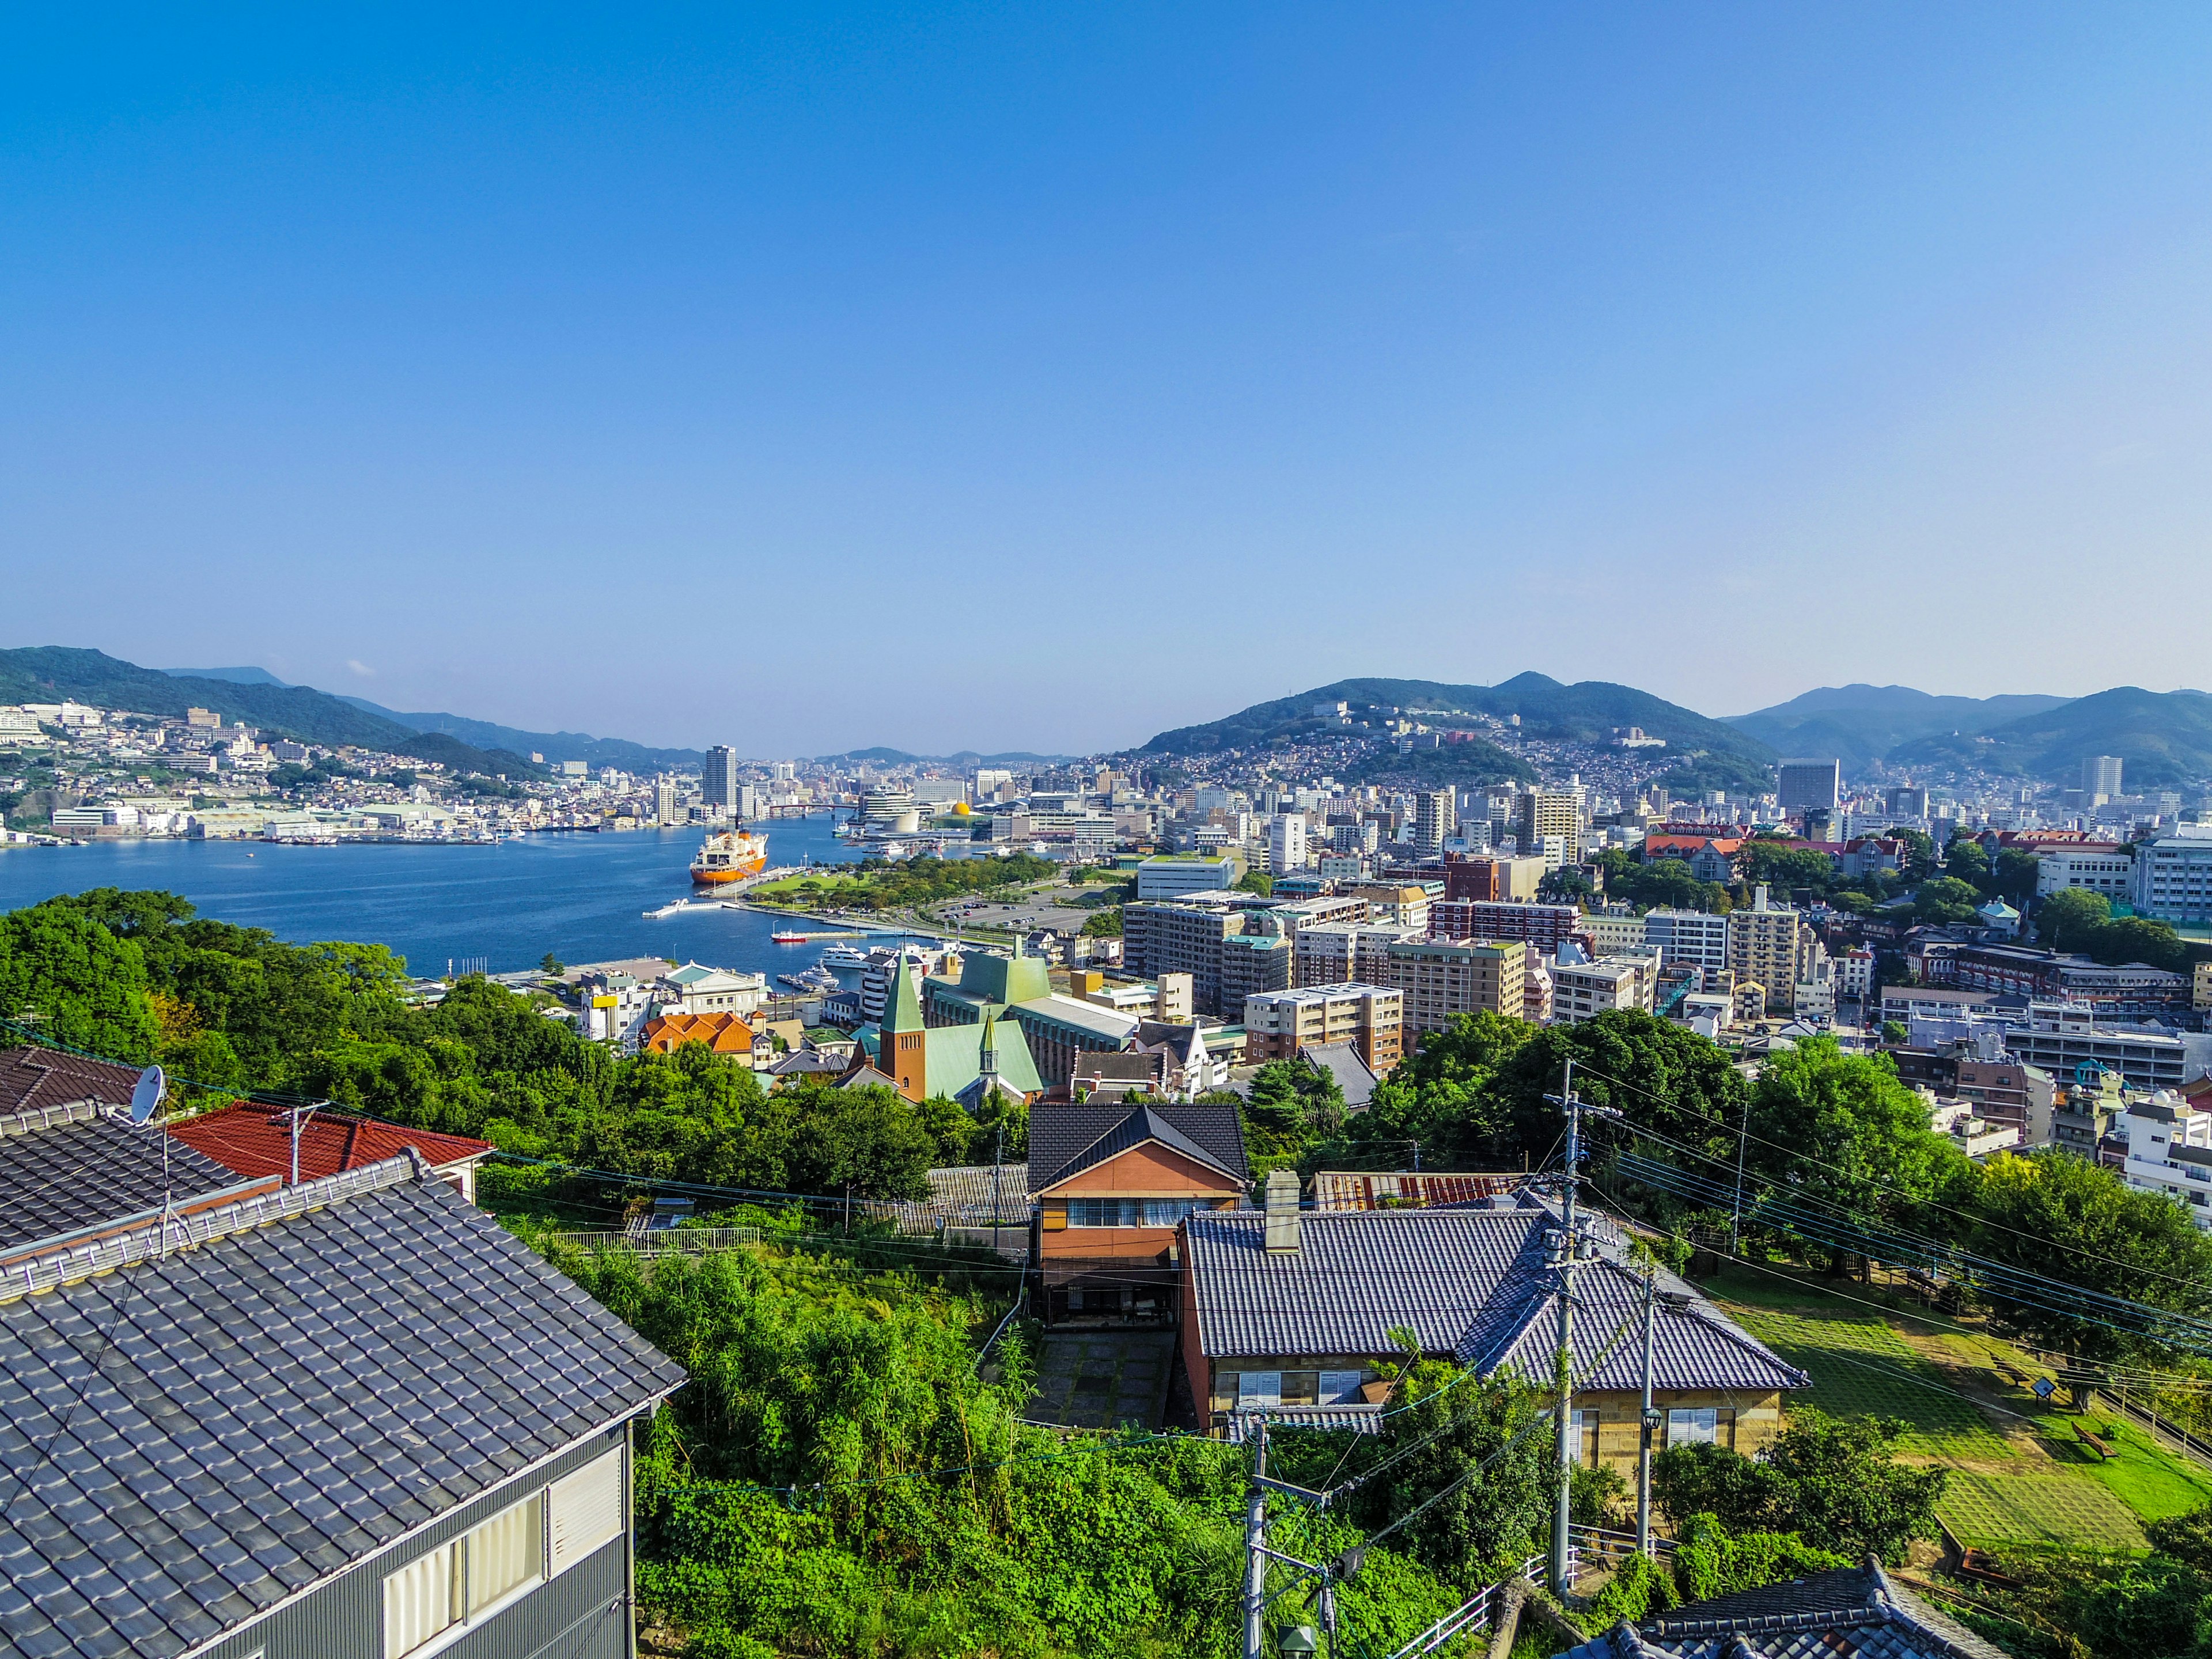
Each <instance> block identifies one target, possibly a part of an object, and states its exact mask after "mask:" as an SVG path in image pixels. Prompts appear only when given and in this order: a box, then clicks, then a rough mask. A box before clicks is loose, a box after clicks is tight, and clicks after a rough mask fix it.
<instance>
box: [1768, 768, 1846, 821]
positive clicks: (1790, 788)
mask: <svg viewBox="0 0 2212 1659" xmlns="http://www.w3.org/2000/svg"><path fill="white" fill-rule="evenodd" d="M1775 773H1776V779H1777V788H1776V798H1777V799H1778V800H1779V802H1780V803H1781V806H1782V810H1783V811H1784V812H1803V811H1807V810H1808V808H1812V809H1817V810H1819V811H1824V812H1833V811H1835V810H1836V807H1837V805H1838V804H1839V803H1840V802H1841V801H1842V799H1843V793H1844V765H1843V763H1842V762H1841V761H1836V760H1785V761H1784V762H1783V763H1782V764H1781V765H1780V766H1778V767H1777V768H1776V769H1775Z"/></svg>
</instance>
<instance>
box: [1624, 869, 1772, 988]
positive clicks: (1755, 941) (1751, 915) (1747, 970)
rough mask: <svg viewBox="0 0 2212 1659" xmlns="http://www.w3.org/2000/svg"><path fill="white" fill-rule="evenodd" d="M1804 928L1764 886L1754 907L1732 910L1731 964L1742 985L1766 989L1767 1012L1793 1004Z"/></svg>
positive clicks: (1730, 932) (1729, 935) (1730, 934)
mask: <svg viewBox="0 0 2212 1659" xmlns="http://www.w3.org/2000/svg"><path fill="white" fill-rule="evenodd" d="M1803 931H1804V927H1803V919H1802V917H1801V916H1800V915H1798V914H1797V912H1796V910H1794V909H1792V908H1790V907H1789V906H1787V905H1777V904H1773V903H1771V902H1769V901H1768V899H1767V896H1766V889H1765V887H1764V886H1763V885H1762V886H1761V887H1760V888H1759V890H1758V893H1757V895H1756V896H1755V898H1754V899H1753V903H1752V907H1751V908H1749V909H1747V910H1734V911H1730V912H1729V918H1728V940H1729V963H1728V965H1729V969H1730V970H1731V971H1733V972H1734V973H1735V981H1736V984H1737V985H1738V986H1739V987H1741V986H1742V985H1744V984H1746V983H1747V982H1753V983H1756V984H1758V985H1759V986H1760V987H1763V988H1764V990H1765V1012H1768V1013H1786V1012H1790V1008H1791V1006H1792V999H1793V997H1794V995H1795V993H1796V986H1797V975H1798V958H1799V954H1800V951H1801V948H1802V933H1803ZM1649 936H1650V935H1649V931H1648V930H1647V932H1646V937H1647V938H1648V937H1649Z"/></svg>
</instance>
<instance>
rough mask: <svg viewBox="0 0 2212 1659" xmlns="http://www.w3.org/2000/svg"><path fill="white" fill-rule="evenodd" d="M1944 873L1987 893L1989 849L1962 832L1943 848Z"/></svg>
mask: <svg viewBox="0 0 2212 1659" xmlns="http://www.w3.org/2000/svg"><path fill="white" fill-rule="evenodd" d="M1943 873H1944V874H1945V875H1947V876H1949V877H1950V878H1953V879H1954V880H1956V881H1963V882H1965V883H1966V884H1968V885H1969V886H1971V887H1973V888H1975V889H1976V890H1980V891H1987V890H1989V884H1990V854H1989V849H1988V848H1985V847H1984V846H1983V845H1982V843H1981V842H1979V841H1978V840H1977V839H1976V838H1975V837H1974V836H1971V835H1969V834H1968V833H1967V832H1966V831H1965V830H1963V829H1961V830H1960V831H1959V832H1958V834H1956V835H1954V836H1952V837H1951V839H1950V841H1949V842H1947V843H1946V844H1945V846H1944V848H1943Z"/></svg>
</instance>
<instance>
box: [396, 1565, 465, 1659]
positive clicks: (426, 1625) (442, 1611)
mask: <svg viewBox="0 0 2212 1659" xmlns="http://www.w3.org/2000/svg"><path fill="white" fill-rule="evenodd" d="M459 1577H460V1551H459V1548H458V1547H457V1546H456V1545H455V1544H446V1545H441V1547H438V1548H437V1549H435V1550H432V1551H431V1552H430V1553H428V1555H424V1556H419V1557H417V1558H416V1559H414V1560H412V1561H410V1562H409V1563H408V1564H407V1565H405V1566H404V1567H402V1568H400V1569H399V1571H397V1572H395V1573H392V1574H390V1575H388V1576H387V1577H386V1578H385V1581H384V1659H401V1656H402V1655H404V1654H409V1653H412V1652H414V1651H415V1650H416V1649H417V1648H419V1647H421V1646H422V1644H424V1643H425V1642H428V1640H429V1639H430V1638H432V1637H434V1636H436V1635H438V1634H439V1633H440V1632H443V1631H447V1630H450V1629H451V1628H452V1627H453V1625H454V1624H456V1623H457V1622H458V1621H459V1619H460V1599H461V1598H460V1595H459Z"/></svg>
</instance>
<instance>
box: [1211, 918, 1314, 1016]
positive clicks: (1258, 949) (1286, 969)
mask: <svg viewBox="0 0 2212 1659" xmlns="http://www.w3.org/2000/svg"><path fill="white" fill-rule="evenodd" d="M1294 960H1295V954H1294V948H1293V946H1292V945H1291V939H1290V935H1288V934H1287V933H1231V934H1230V935H1229V936H1228V937H1227V938H1225V939H1223V940H1222V941H1221V985H1220V988H1219V989H1218V991H1217V992H1215V994H1214V1001H1215V1006H1217V1007H1218V1009H1219V1010H1220V1012H1222V1013H1224V1014H1233V1013H1234V1012H1236V1011H1237V1009H1239V1008H1242V1007H1243V1006H1244V1003H1245V1000H1246V999H1247V998H1248V997H1251V996H1255V995H1257V994H1260V993H1261V992H1265V991H1287V990H1289V989H1290V988H1291V968H1292V963H1293V962H1294Z"/></svg>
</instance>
